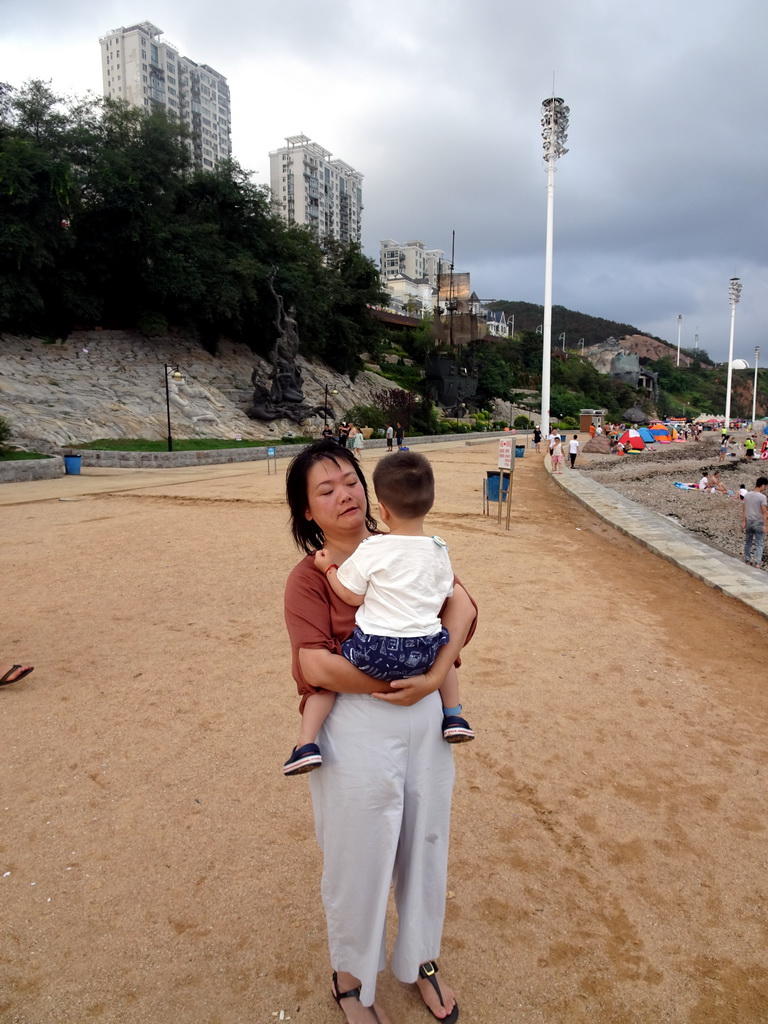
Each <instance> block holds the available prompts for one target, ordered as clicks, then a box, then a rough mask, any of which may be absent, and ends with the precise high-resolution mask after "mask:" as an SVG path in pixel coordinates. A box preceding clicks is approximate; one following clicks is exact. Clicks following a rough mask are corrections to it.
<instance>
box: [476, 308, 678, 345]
mask: <svg viewBox="0 0 768 1024" xmlns="http://www.w3.org/2000/svg"><path fill="white" fill-rule="evenodd" d="M486 305H487V307H488V309H490V310H492V311H493V312H494V313H500V312H503V313H504V316H505V317H506V318H507V319H509V318H510V317H511V316H514V318H515V331H516V332H517V331H535V330H536V328H537V327H538V326H539V324H541V323H542V320H543V318H544V309H543V307H542V306H541V305H536V304H535V303H533V302H513V301H512V300H510V299H495V300H494V301H493V302H488V303H486ZM563 332H565V345H566V347H567V348H575V346H576V345H578V343H579V341H581V339H582V338H583V339H584V345H585V346H587V345H596V344H598V342H601V341H605V340H606V338H610V337H613V338H616V339H620V338H623V337H625V336H627V335H643V336H644V337H653V336H652V335H645V334H644V333H643V331H641V330H639V329H638V328H637V327H633V325H632V324H620V323H617V322H616V321H615V320H604V319H603V318H602V317H599V316H589V314H587V313H577V312H576V311H575V310H572V309H566V308H565V306H553V307H552V338H553V340H554V341H557V339H558V337H559V335H561V334H562V333H563ZM655 340H656V341H661V340H662V339H661V338H656V339H655ZM560 347H562V346H560Z"/></svg>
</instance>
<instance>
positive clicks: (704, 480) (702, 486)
mask: <svg viewBox="0 0 768 1024" xmlns="http://www.w3.org/2000/svg"><path fill="white" fill-rule="evenodd" d="M708 489H709V478H708V477H707V471H706V469H702V471H701V480H699V490H700V491H706V490H708Z"/></svg>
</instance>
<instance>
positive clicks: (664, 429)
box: [648, 423, 672, 444]
mask: <svg viewBox="0 0 768 1024" xmlns="http://www.w3.org/2000/svg"><path fill="white" fill-rule="evenodd" d="M648 429H649V430H650V432H651V433H652V434H653V436H654V437H655V439H656V440H657V441H660V442H661V444H669V442H670V441H671V440H672V435H671V434H670V432H669V427H668V426H667V425H666V424H665V423H652V424H651V425H650V427H649V428H648Z"/></svg>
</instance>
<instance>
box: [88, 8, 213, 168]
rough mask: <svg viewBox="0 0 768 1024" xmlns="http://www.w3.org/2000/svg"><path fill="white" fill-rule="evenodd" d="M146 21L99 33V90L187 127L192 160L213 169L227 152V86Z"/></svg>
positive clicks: (209, 68) (199, 166)
mask: <svg viewBox="0 0 768 1024" xmlns="http://www.w3.org/2000/svg"><path fill="white" fill-rule="evenodd" d="M161 36H162V29H159V28H157V26H156V25H152V24H151V23H150V22H148V21H142V22H140V23H139V24H137V25H129V26H128V27H127V28H125V27H124V28H117V29H114V31H112V32H109V33H108V34H107V35H106V36H103V37H102V38H101V39H100V40H99V42H100V43H101V73H102V79H103V83H104V95H105V96H108V97H109V98H110V99H114V100H124V101H125V102H126V103H128V104H129V105H130V106H132V107H139V108H140V109H142V110H145V111H147V112H148V113H149V112H151V111H153V110H164V111H165V112H166V113H167V114H169V115H170V116H172V117H176V118H178V119H179V120H180V121H181V122H182V123H183V124H185V125H186V126H187V127H188V128H189V129H190V131H191V133H192V135H191V138H190V139H189V142H188V145H189V153H190V160H191V162H192V163H193V164H194V165H195V166H196V167H198V168H200V169H201V170H205V171H212V170H213V169H214V168H215V167H216V165H217V164H218V163H220V162H221V161H222V160H229V159H230V157H231V156H232V140H231V134H232V117H231V112H230V96H229V86H228V85H227V80H226V78H225V77H224V75H222V74H220V73H219V72H218V71H215V70H214V69H213V68H211V67H209V66H208V65H207V64H197V63H196V62H195V61H193V60H190V59H189V57H183V56H181V55H180V54H179V51H178V50H177V49H176V47H175V46H172V45H171V44H170V43H169V42H166V41H164V40H163V39H161V38H160V37H161Z"/></svg>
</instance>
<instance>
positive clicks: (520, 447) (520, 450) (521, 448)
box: [515, 444, 525, 459]
mask: <svg viewBox="0 0 768 1024" xmlns="http://www.w3.org/2000/svg"><path fill="white" fill-rule="evenodd" d="M524 457H525V445H524V444H516V445H515V458H516V459H522V458H524Z"/></svg>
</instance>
